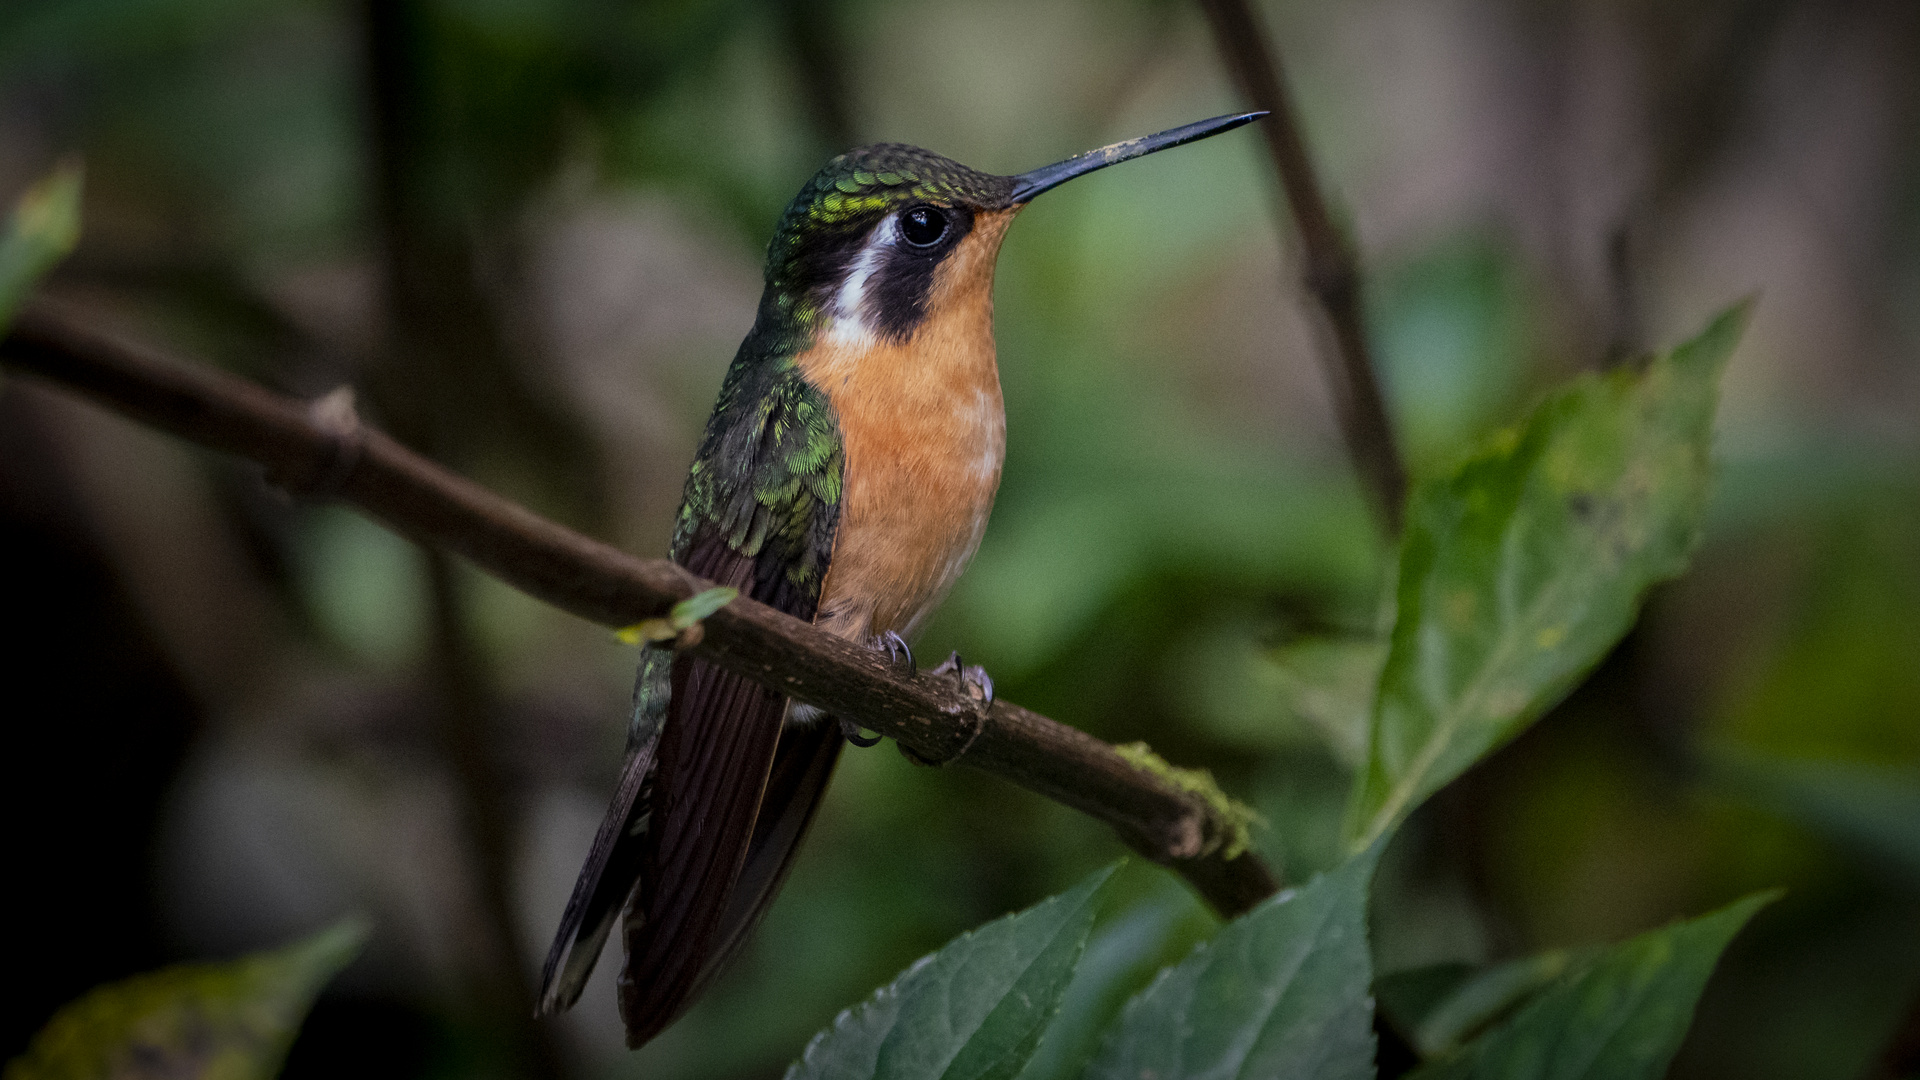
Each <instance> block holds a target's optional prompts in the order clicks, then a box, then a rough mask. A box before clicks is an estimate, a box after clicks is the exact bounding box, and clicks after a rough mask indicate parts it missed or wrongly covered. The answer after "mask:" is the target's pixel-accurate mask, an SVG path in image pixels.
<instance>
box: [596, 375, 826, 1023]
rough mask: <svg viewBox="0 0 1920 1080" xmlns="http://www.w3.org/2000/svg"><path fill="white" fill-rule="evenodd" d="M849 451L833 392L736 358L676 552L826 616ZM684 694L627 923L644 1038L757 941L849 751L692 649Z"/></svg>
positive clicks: (633, 996) (628, 986)
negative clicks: (786, 729)
mask: <svg viewBox="0 0 1920 1080" xmlns="http://www.w3.org/2000/svg"><path fill="white" fill-rule="evenodd" d="M841 461H842V454H841V449H840V441H839V433H838V429H837V427H836V426H835V424H834V418H833V416H832V412H831V409H830V407H829V406H828V405H827V403H826V399H825V397H824V396H823V395H821V394H820V393H819V392H818V391H817V390H815V389H814V388H813V387H811V386H809V385H808V384H807V383H806V382H805V381H804V379H802V378H801V377H800V375H799V373H798V372H797V371H795V370H794V369H793V368H792V366H791V365H790V364H786V363H785V362H784V361H782V362H779V363H777V364H774V365H772V366H770V367H767V368H765V369H752V368H749V369H746V370H744V371H743V370H742V369H740V367H739V365H738V364H736V370H735V371H734V372H732V373H730V375H729V379H728V386H727V387H726V388H723V390H722V394H721V402H720V405H719V406H718V407H717V409H716V411H715V418H714V420H713V421H712V422H711V423H710V424H709V426H708V431H707V438H706V441H705V442H704V443H703V445H702V449H701V454H700V456H699V458H698V459H697V460H696V463H695V466H694V471H693V475H692V476H691V477H690V478H689V480H688V483H687V501H686V505H685V507H684V508H683V510H682V515H681V520H680V526H679V528H678V529H677V530H676V536H675V543H674V554H675V557H676V558H677V559H678V560H679V561H680V562H681V564H682V565H684V566H686V567H687V568H688V569H689V570H692V571H693V572H694V573H696V574H699V575H700V576H702V577H705V578H707V579H709V580H711V581H714V582H716V583H719V584H723V585H732V586H734V587H736V588H739V589H740V590H741V591H742V592H743V593H746V594H747V595H749V596H752V597H753V598H754V599H756V600H759V601H761V602H762V603H765V604H768V605H771V606H773V607H776V608H779V609H780V610H782V611H785V612H787V613H788V614H791V615H794V616H796V617H799V618H802V619H812V618H813V616H814V611H815V608H816V607H817V605H818V602H819V596H820V584H821V581H822V580H823V578H824V577H825V573H826V566H827V561H828V558H829V556H830V554H831V551H832V538H833V532H834V526H835V524H836V523H837V520H838V513H839V493H840V482H841V473H840V469H841ZM670 701H671V704H670V705H669V706H668V709H667V714H666V718H665V723H664V724H663V730H662V733H661V737H660V746H659V751H658V754H657V764H656V766H655V770H656V772H655V781H654V787H653V792H654V799H653V802H654V813H653V818H652V820H651V822H650V825H649V829H648V832H647V837H646V843H645V845H644V854H643V857H642V864H641V867H640V885H639V888H638V890H637V892H636V893H635V895H634V898H633V901H632V903H631V904H630V906H629V907H628V913H627V920H626V926H625V930H624V937H625V941H626V946H627V964H626V967H625V969H624V970H623V971H622V973H621V979H620V1011H621V1016H622V1017H623V1019H624V1020H625V1021H626V1026H627V1041H628V1044H629V1045H631V1046H636V1047H637V1046H640V1045H642V1044H644V1043H645V1042H646V1041H647V1040H649V1039H651V1038H652V1037H653V1036H654V1035H656V1034H658V1033H659V1032H660V1031H661V1030H663V1029H664V1028H665V1027H666V1026H667V1025H668V1024H670V1023H672V1022H673V1020H674V1019H675V1018H677V1017H678V1016H679V1015H680V1014H681V1013H682V1012H684V1011H685V1010H686V1008H687V1006H688V1005H690V1004H691V1003H692V1001H693V1000H694V998H695V996H697V994H698V993H699V991H700V990H701V989H702V988H703V987H704V986H705V985H706V983H707V982H708V981H709V980H711V979H712V978H713V977H714V976H715V975H716V974H717V973H718V971H719V970H720V969H721V968H722V967H723V966H724V965H725V962H726V960H727V959H728V958H730V957H731V956H732V955H733V954H734V953H735V952H736V951H737V950H738V948H739V947H740V945H741V944H742V943H743V942H744V941H745V940H746V938H747V937H748V935H749V933H750V932H751V930H752V927H753V925H754V923H755V922H757V921H758V919H759V917H760V915H761V913H763V912H764V911H765V910H766V907H767V905H768V904H769V903H770V902H771V900H772V897H773V893H774V891H775V889H776V888H777V886H778V884H779V881H780V879H781V877H782V876H784V874H785V870H786V867H787V865H788V864H789V862H790V860H791V858H792V854H793V850H794V847H795V846H796V845H797V844H798V842H799V840H800V837H801V836H802V834H804V832H805V830H806V825H807V823H808V821H810V820H811V818H812V814H813V807H814V805H815V804H816V803H817V802H818V800H819V798H820V796H821V794H822V793H824V791H825V790H826V782H827V779H828V777H829V776H830V775H831V772H832V767H833V762H834V760H835V759H836V758H837V756H838V749H839V748H838V743H837V740H838V732H837V730H836V731H834V732H833V735H832V740H833V741H832V742H831V743H829V742H823V741H822V739H821V737H819V736H818V735H812V736H808V737H807V738H804V739H798V740H797V741H796V740H793V739H784V738H783V737H782V734H781V727H782V719H783V717H784V716H785V713H786V709H787V701H786V698H785V697H784V696H783V695H781V694H780V693H778V692H777V691H773V690H769V689H767V688H765V687H762V686H760V685H759V684H757V683H754V682H752V681H750V680H748V679H745V678H743V677H741V676H738V675H734V674H731V673H729V672H726V671H722V670H721V669H719V668H716V667H714V666H712V665H710V664H707V663H705V662H703V661H699V660H695V659H693V658H691V657H679V658H677V659H676V660H675V661H674V665H673V676H672V694H671V699H670ZM783 746H786V747H789V748H790V749H788V750H787V751H786V752H785V754H784V755H783V754H782V751H781V747H783ZM776 762H778V764H776ZM770 778H777V782H774V783H772V784H770ZM769 796H770V798H769ZM743 879H744V882H745V888H744V890H743V889H742V888H741V887H740V886H741V883H742V881H743Z"/></svg>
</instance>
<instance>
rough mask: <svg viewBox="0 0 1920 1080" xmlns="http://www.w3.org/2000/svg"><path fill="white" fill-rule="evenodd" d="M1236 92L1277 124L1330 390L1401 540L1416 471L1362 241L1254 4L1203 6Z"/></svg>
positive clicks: (1267, 128)
mask: <svg viewBox="0 0 1920 1080" xmlns="http://www.w3.org/2000/svg"><path fill="white" fill-rule="evenodd" d="M1200 7H1201V9H1202V10H1203V11H1205V12H1206V14H1207V22H1208V23H1209V24H1210V25H1211V26H1212V27H1213V36H1214V41H1215V43H1216V44H1217V45H1218V47H1219V50H1220V57H1221V60H1222V61H1223V62H1225V64H1226V66H1227V70H1228V71H1229V72H1230V73H1231V74H1232V75H1233V81H1234V85H1236V86H1238V87H1239V88H1240V92H1241V93H1242V94H1243V95H1245V96H1246V99H1247V101H1248V102H1249V103H1251V104H1252V105H1253V106H1254V107H1255V108H1258V109H1265V110H1267V112H1268V113H1270V114H1271V115H1269V116H1268V117H1267V119H1266V121H1265V122H1263V123H1261V124H1260V125H1259V128H1260V131H1261V133H1262V134H1263V135H1264V136H1265V137H1266V142H1267V152H1268V153H1269V154H1270V155H1271V156H1272V158H1273V168H1274V171H1275V172H1276V173H1278V174H1279V176H1280V186H1281V188H1282V189H1283V190H1284V191H1285V193H1286V201H1287V209H1288V210H1289V211H1291V213H1292V218H1293V225H1294V229H1295V231H1296V232H1297V234H1298V235H1299V237H1300V252H1301V258H1302V261H1303V262H1304V263H1305V266H1304V270H1305V275H1306V285H1307V291H1308V292H1310V293H1312V294H1313V298H1314V300H1315V301H1316V303H1317V304H1318V305H1319V309H1320V318H1319V319H1318V320H1316V326H1317V328H1318V329H1319V330H1320V331H1321V334H1320V336H1321V338H1322V341H1323V344H1322V347H1321V353H1322V358H1323V359H1324V360H1325V368H1326V373H1327V381H1328V384H1329V388H1330V389H1331V390H1332V392H1333V399H1334V406H1335V409H1336V410H1337V412H1338V413H1339V421H1340V433H1341V435H1342V436H1344V438H1345V440H1346V444H1347V452H1348V454H1349V455H1351V456H1352V458H1353V464H1354V468H1355V469H1357V470H1358V471H1359V473H1360V478H1361V481H1362V482H1363V483H1364V484H1365V485H1366V487H1367V492H1368V494H1369V495H1371V496H1372V498H1373V501H1374V506H1375V509H1376V510H1377V511H1378V512H1379V514H1380V519H1381V521H1383V522H1385V523H1386V526H1387V529H1388V531H1389V532H1391V533H1394V534H1398V533H1399V531H1400V516H1401V513H1402V509H1403V506H1402V504H1404V503H1405V502H1406V496H1407V473H1406V466H1405V465H1404V464H1403V463H1402V461H1401V460H1400V450H1399V448H1398V446H1397V444H1396V442H1395V440H1394V434H1393V422H1392V421H1391V420H1390V419H1389V418H1388V416H1387V406H1386V401H1385V400H1384V399H1383V398H1382V397H1381V393H1380V381H1379V377H1378V375H1377V373H1376V372H1375V370H1374V361H1373V354H1372V350H1371V348H1370V346H1369V345H1368V343H1367V331H1366V325H1365V321H1364V319H1363V318H1362V315H1361V311H1360V263H1359V259H1358V257H1357V256H1356V255H1355V254H1354V247H1353V240H1352V238H1351V237H1349V236H1348V235H1347V234H1346V232H1345V230H1343V229H1341V228H1340V226H1339V225H1337V224H1335V223H1334V220H1333V217H1332V215H1331V214H1330V213H1329V212H1328V209H1327V200H1326V196H1325V195H1324V194H1323V193H1322V191H1321V188H1320V178H1319V174H1318V173H1317V172H1316V171H1315V169H1314V165H1313V159H1312V157H1311V155H1309V154H1308V152H1307V142H1306V137H1305V135H1303V134H1302V132H1301V128H1300V117H1299V114H1298V113H1297V112H1296V111H1295V109H1294V107H1293V99H1292V98H1291V97H1290V96H1289V95H1288V93H1287V85H1286V80H1285V77H1284V75H1283V73H1282V71H1281V67H1280V57H1279V54H1278V52H1277V51H1276V50H1275V49H1274V48H1273V47H1272V46H1271V45H1269V44H1268V42H1267V33H1266V28H1265V27H1264V26H1262V25H1261V22H1260V18H1259V15H1258V14H1257V13H1256V12H1255V11H1254V10H1253V8H1252V7H1250V6H1248V4H1247V2H1246V0H1200Z"/></svg>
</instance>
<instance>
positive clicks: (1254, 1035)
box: [1086, 844, 1382, 1080]
mask: <svg viewBox="0 0 1920 1080" xmlns="http://www.w3.org/2000/svg"><path fill="white" fill-rule="evenodd" d="M1381 846H1382V845H1379V844H1376V845H1374V846H1373V847H1372V848H1369V849H1368V850H1366V851H1364V852H1362V853H1360V854H1358V855H1355V856H1353V857H1352V858H1350V859H1348V860H1347V861H1346V863H1344V864H1343V865H1341V866H1340V867H1339V868H1338V869H1336V870H1334V871H1333V872H1332V873H1330V874H1323V875H1321V876H1320V877H1317V878H1315V879H1313V881H1312V882H1310V883H1309V884H1307V885H1306V886H1305V887H1304V888H1300V889H1289V890H1287V891H1285V892H1283V893H1281V894H1280V895H1278V896H1276V897H1274V898H1273V899H1271V900H1268V901H1266V902H1265V903H1263V904H1261V905H1260V906H1259V907H1257V908H1254V909H1253V910H1252V911H1250V912H1248V913H1247V914H1245V915H1243V916H1241V917H1240V918H1238V919H1235V920H1234V921H1233V922H1231V923H1229V924H1227V926H1226V928H1225V929H1223V930H1221V931H1220V933H1218V934H1216V935H1214V938H1213V940H1211V941H1208V942H1205V943H1203V944H1201V945H1200V946H1198V947H1197V948H1195V949H1194V951H1193V954H1192V955H1190V956H1188V957H1187V958H1186V959H1185V960H1183V961H1181V962H1180V963H1179V964H1178V965H1176V966H1174V967H1172V968H1169V969H1167V970H1166V971H1165V972H1162V973H1161V975H1160V977H1159V978H1158V979H1156V980H1154V982H1153V984H1152V985H1151V986H1149V987H1147V989H1145V990H1143V991H1141V993H1140V994H1139V995H1138V996H1136V997H1135V998H1134V999H1133V1000H1132V1001H1130V1002H1128V1003H1127V1007H1126V1008H1125V1009H1123V1010H1121V1013H1120V1018H1119V1019H1118V1020H1117V1021H1115V1023H1114V1024H1113V1026H1112V1027H1111V1028H1109V1029H1108V1031H1107V1034H1106V1037H1105V1038H1104V1039H1103V1041H1102V1043H1101V1046H1100V1051H1099V1053H1098V1054H1097V1055H1096V1056H1095V1057H1094V1060H1093V1064H1092V1065H1091V1066H1089V1067H1088V1069H1087V1073H1086V1076H1087V1078H1088V1080H1107V1078H1111V1080H1139V1078H1141V1077H1152V1078H1154V1080H1181V1078H1182V1077H1203V1076H1204V1077H1238V1076H1245V1077H1256V1076H1257V1077H1261V1078H1262V1080H1268V1078H1274V1080H1284V1078H1287V1077H1301V1078H1312V1080H1342V1078H1346V1077H1354V1078H1357V1080H1366V1078H1370V1077H1372V1076H1373V999H1372V997H1370V996H1369V994H1368V991H1367V988H1368V985H1369V984H1370V983H1371V982H1372V980H1373V974H1372V971H1373V964H1372V960H1371V958H1370V956H1369V954H1368V950H1367V887H1368V885H1369V884H1370V883H1371V882H1372V880H1373V869H1374V866H1375V865H1376V864H1377V863H1378V862H1379V858H1380V848H1381Z"/></svg>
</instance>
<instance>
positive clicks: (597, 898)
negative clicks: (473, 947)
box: [533, 733, 659, 1016]
mask: <svg viewBox="0 0 1920 1080" xmlns="http://www.w3.org/2000/svg"><path fill="white" fill-rule="evenodd" d="M658 743H659V735H658V734H657V733H656V734H655V735H654V737H653V738H651V739H648V740H647V741H646V742H645V743H642V744H641V745H639V746H636V747H634V748H632V749H631V750H629V751H628V753H627V760H626V763H625V764H624V765H622V766H621V769H620V786H619V787H617V788H615V789H614V792H613V805H612V806H609V807H608V808H607V816H606V817H605V818H602V819H601V821H600V831H599V832H598V833H597V834H595V835H594V838H593V849H592V851H591V852H589V853H588V855H587V862H586V865H585V866H583V867H581V868H580V878H579V880H578V881H575V882H574V883H573V895H572V896H571V897H568V899H567V910H566V913H565V914H563V915H562V916H560V930H559V932H558V933H556V934H554V937H553V947H552V948H551V949H549V950H548V951H547V962H546V964H545V965H543V966H542V967H541V969H540V1000H539V1003H538V1004H536V1005H535V1006H534V1010H533V1013H534V1015H535V1016H551V1015H553V1014H555V1013H560V1012H564V1011H566V1010H567V1009H570V1008H572V1007H573V1003H574V1002H576V1001H578V1000H580V991H581V990H582V989H584V988H585V987H586V985H587V976H589V975H591V974H593V965H594V963H595V962H596V961H598V960H599V959H600V950H601V949H602V948H604V947H605V946H606V943H607V934H608V933H610V932H611V931H612V930H613V924H614V921H615V920H616V919H618V918H619V917H620V909H621V908H622V907H624V906H626V902H627V897H628V896H629V895H630V894H631V893H632V892H633V885H634V882H635V881H637V880H639V877H640V864H641V861H642V858H641V856H642V852H643V849H644V847H645V841H646V828H647V816H648V815H647V800H646V799H645V798H643V797H641V790H642V789H643V788H644V787H646V785H647V771H648V769H650V768H651V767H652V766H653V757H654V748H655V746H657V745H658Z"/></svg>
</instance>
